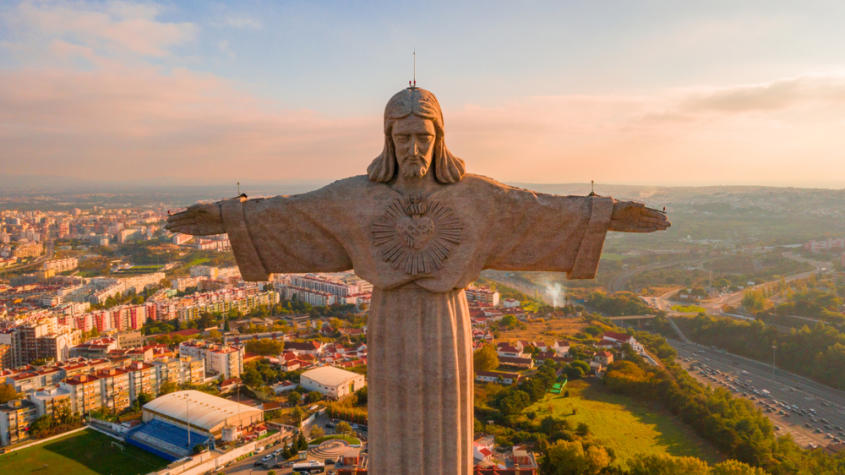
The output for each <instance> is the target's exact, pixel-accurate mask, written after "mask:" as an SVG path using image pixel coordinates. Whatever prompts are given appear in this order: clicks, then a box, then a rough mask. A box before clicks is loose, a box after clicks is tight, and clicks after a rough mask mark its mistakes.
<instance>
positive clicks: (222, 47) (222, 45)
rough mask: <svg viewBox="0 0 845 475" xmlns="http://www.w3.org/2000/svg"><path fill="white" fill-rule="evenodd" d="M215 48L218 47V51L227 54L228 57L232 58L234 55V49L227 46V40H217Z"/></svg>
mask: <svg viewBox="0 0 845 475" xmlns="http://www.w3.org/2000/svg"><path fill="white" fill-rule="evenodd" d="M217 49H218V51H220V53H222V54H224V55H226V56H227V57H229V58H234V57H235V52H234V51H232V47H231V46H229V41H228V40H220V41H218V42H217Z"/></svg>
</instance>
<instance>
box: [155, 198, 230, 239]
mask: <svg viewBox="0 0 845 475" xmlns="http://www.w3.org/2000/svg"><path fill="white" fill-rule="evenodd" d="M164 227H165V229H167V230H168V231H170V232H174V233H182V234H192V235H194V236H207V235H210V234H223V233H225V232H226V228H225V227H224V225H223V209H222V205H221V203H197V204H195V205H192V206H189V207H188V209H186V210H185V211H182V212H179V213H176V214H171V215H169V216H168V217H167V224H165V225H164Z"/></svg>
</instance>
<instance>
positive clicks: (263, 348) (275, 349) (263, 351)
mask: <svg viewBox="0 0 845 475" xmlns="http://www.w3.org/2000/svg"><path fill="white" fill-rule="evenodd" d="M283 348H284V344H283V343H282V342H281V341H276V340H270V339H268V338H264V339H261V340H250V341H248V342H247V343H246V351H247V353H255V354H256V355H264V356H267V355H278V354H279V353H281V352H282V349H283Z"/></svg>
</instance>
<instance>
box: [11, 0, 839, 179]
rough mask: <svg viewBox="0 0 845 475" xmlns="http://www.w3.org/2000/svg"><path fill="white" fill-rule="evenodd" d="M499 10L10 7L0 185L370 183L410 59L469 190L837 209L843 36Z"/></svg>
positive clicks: (809, 12) (576, 12)
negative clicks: (589, 190)
mask: <svg viewBox="0 0 845 475" xmlns="http://www.w3.org/2000/svg"><path fill="white" fill-rule="evenodd" d="M499 7H501V8H493V7H491V8H490V9H489V10H486V11H483V12H479V11H477V10H476V9H474V8H469V7H452V6H450V5H440V6H436V7H432V8H431V9H430V13H431V14H430V18H437V19H438V21H437V22H436V23H437V25H436V33H435V30H434V29H432V27H433V25H431V23H432V22H431V21H428V20H426V19H425V16H428V15H425V16H424V15H420V14H411V15H409V14H407V11H408V10H409V9H412V8H416V6H414V5H413V4H406V5H402V6H386V5H383V6H381V7H375V6H368V7H354V6H351V5H350V4H345V3H338V4H323V5H322V6H315V5H312V4H304V3H303V4H300V3H293V4H286V5H277V4H276V3H275V2H266V3H265V2H257V3H254V4H252V5H250V6H244V7H243V9H242V10H236V7H234V6H231V7H228V6H223V5H216V6H208V7H206V6H205V4H204V3H196V4H194V3H182V2H177V3H167V4H156V3H151V2H145V3H128V2H28V1H25V2H20V3H12V4H6V5H4V6H2V7H0V125H1V126H0V141H2V143H3V153H2V154H0V165H2V167H3V169H4V174H7V175H58V176H67V177H77V178H90V179H106V180H115V181H118V182H119V181H127V180H129V178H128V177H130V176H131V180H139V181H143V182H157V181H161V180H173V179H179V178H183V177H186V176H188V169H189V168H194V167H202V168H203V169H204V170H206V173H204V176H205V179H206V180H207V181H208V182H209V183H212V182H222V181H227V180H229V179H230V178H231V177H232V176H237V177H238V178H239V179H240V180H241V181H242V182H249V181H250V180H252V181H263V182H266V181H288V182H290V181H297V180H312V181H313V180H316V181H326V180H331V179H336V178H340V177H343V176H348V175H350V174H360V173H363V172H364V169H365V167H366V165H367V164H368V163H369V161H370V160H371V159H372V158H373V157H374V156H375V155H377V154H378V153H379V151H380V147H381V143H382V140H383V137H382V133H383V132H382V128H381V121H380V116H381V112H382V111H381V109H382V108H383V106H384V103H385V102H386V100H387V99H388V98H389V97H390V96H391V95H392V94H393V93H394V92H396V91H397V90H399V89H400V88H402V87H404V86H405V85H406V84H407V81H408V79H410V75H411V54H410V52H411V50H412V49H413V48H416V51H417V58H418V66H417V72H418V73H417V74H418V76H417V78H418V82H419V85H420V86H422V87H425V88H427V89H430V90H432V91H433V92H434V93H435V94H437V95H438V97H439V99H440V102H441V104H442V105H443V108H444V112H445V116H446V117H445V119H446V123H447V124H448V129H449V136H448V141H449V147H450V149H451V150H452V151H453V152H454V153H456V154H457V155H459V156H461V157H462V158H464V159H465V160H466V162H467V166H468V171H470V172H472V173H479V174H484V175H491V176H507V177H508V178H509V180H510V181H515V182H534V183H541V182H543V183H564V182H587V181H589V180H591V179H592V180H596V181H598V182H604V183H630V184H656V185H657V184H659V185H719V184H748V185H778V186H811V187H836V188H841V187H845V156H843V155H845V154H843V150H845V134H843V133H842V130H843V127H844V126H845V119H843V117H845V114H843V112H845V74H843V73H842V71H843V68H842V65H841V59H838V58H837V57H836V54H835V53H836V52H837V51H841V46H843V45H842V43H843V41H845V40H843V37H842V36H841V35H836V34H834V25H827V23H828V22H827V21H826V20H825V18H827V17H828V15H830V17H833V16H835V15H832V14H830V13H829V12H825V11H821V10H822V9H819V11H814V10H813V9H810V8H805V7H804V6H801V7H798V6H793V7H790V6H788V5H787V6H768V5H767V6H765V9H766V11H755V10H754V9H753V8H750V7H745V8H742V9H741V8H736V7H734V6H731V7H730V10H728V6H725V7H724V8H718V7H712V9H711V10H712V11H698V12H692V11H689V12H686V11H685V12H681V11H672V10H670V9H667V8H658V7H653V8H649V9H644V10H647V11H648V13H649V14H648V15H646V14H645V12H644V11H638V12H633V11H632V12H627V11H622V10H620V11H610V10H609V9H608V8H603V7H592V8H587V7H576V6H569V7H566V6H564V7H559V6H556V5H554V4H553V3H552V4H547V5H539V4H531V6H530V7H519V8H517V7H514V6H508V4H503V5H499ZM759 8H760V9H763V8H764V7H763V6H760V7H759ZM798 8H801V9H802V11H801V13H802V15H798V14H797V13H798V12H796V11H793V10H795V9H798ZM441 19H443V20H442V21H441ZM811 20H812V21H811ZM814 22H815V23H814ZM505 24H506V26H503V25H505ZM811 25H812V27H811ZM837 61H839V62H840V63H839V64H837Z"/></svg>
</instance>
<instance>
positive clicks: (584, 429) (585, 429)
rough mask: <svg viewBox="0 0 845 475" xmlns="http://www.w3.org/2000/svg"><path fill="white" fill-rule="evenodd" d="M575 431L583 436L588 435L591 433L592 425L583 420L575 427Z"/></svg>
mask: <svg viewBox="0 0 845 475" xmlns="http://www.w3.org/2000/svg"><path fill="white" fill-rule="evenodd" d="M575 433H576V434H578V435H580V436H581V437H586V436H588V435H590V426H588V425H587V424H585V423H583V422H579V423H578V425H577V426H576V427H575Z"/></svg>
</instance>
